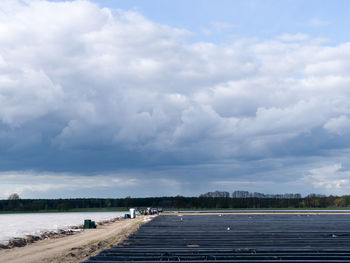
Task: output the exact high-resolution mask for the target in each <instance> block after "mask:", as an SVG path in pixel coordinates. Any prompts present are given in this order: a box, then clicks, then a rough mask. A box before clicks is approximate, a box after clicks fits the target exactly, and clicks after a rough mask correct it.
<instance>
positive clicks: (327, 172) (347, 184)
mask: <svg viewBox="0 0 350 263" xmlns="http://www.w3.org/2000/svg"><path fill="white" fill-rule="evenodd" d="M304 181H305V182H307V183H310V184H312V185H313V186H314V187H315V188H316V189H318V190H321V191H322V192H324V193H327V194H339V195H344V194H348V193H349V190H350V171H349V170H344V169H343V167H342V164H341V163H335V164H331V165H327V166H323V167H319V168H314V169H311V170H310V171H309V174H308V175H306V176H305V178H304Z"/></svg>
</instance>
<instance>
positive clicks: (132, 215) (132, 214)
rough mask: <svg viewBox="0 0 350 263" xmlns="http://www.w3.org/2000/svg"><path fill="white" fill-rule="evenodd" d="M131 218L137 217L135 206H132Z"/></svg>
mask: <svg viewBox="0 0 350 263" xmlns="http://www.w3.org/2000/svg"><path fill="white" fill-rule="evenodd" d="M129 211H130V218H135V217H136V214H135V208H130V210H129Z"/></svg>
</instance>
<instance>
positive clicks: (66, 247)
mask: <svg viewBox="0 0 350 263" xmlns="http://www.w3.org/2000/svg"><path fill="white" fill-rule="evenodd" d="M148 218H149V217H148ZM145 219H147V218H146V217H144V216H140V217H137V218H136V219H128V220H122V221H117V222H114V223H111V224H109V225H103V226H99V227H98V228H97V229H87V230H84V231H83V232H81V233H78V234H76V235H72V236H66V237H62V238H59V239H51V240H41V241H38V242H35V243H33V244H30V245H27V246H25V247H18V248H13V249H9V250H0V262H6V263H23V262H26V263H34V262H35V263H38V262H43V263H47V262H51V263H61V262H62V263H63V262H67V263H68V262H69V263H78V262H81V261H83V260H85V259H87V258H88V257H90V256H92V255H96V254H97V253H98V252H99V251H100V250H102V249H106V248H109V247H112V246H114V245H116V244H117V243H118V242H120V241H122V240H124V239H125V238H126V237H127V236H128V235H130V234H131V233H133V232H135V231H136V230H137V229H138V228H139V226H140V225H141V224H143V223H145V222H147V220H145Z"/></svg>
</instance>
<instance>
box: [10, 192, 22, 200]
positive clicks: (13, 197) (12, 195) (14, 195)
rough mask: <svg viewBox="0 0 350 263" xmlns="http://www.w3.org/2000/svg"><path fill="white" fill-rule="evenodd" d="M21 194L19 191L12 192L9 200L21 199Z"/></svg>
mask: <svg viewBox="0 0 350 263" xmlns="http://www.w3.org/2000/svg"><path fill="white" fill-rule="evenodd" d="M19 199H20V198H19V195H18V194H17V193H13V194H10V196H9V198H8V200H19Z"/></svg>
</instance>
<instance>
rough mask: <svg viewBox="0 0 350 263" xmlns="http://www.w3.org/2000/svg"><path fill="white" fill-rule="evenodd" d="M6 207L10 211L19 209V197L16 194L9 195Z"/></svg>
mask: <svg viewBox="0 0 350 263" xmlns="http://www.w3.org/2000/svg"><path fill="white" fill-rule="evenodd" d="M8 200H9V201H8V205H9V209H10V210H17V209H19V207H20V201H19V195H18V194H17V193H13V194H10V196H9V197H8Z"/></svg>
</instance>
